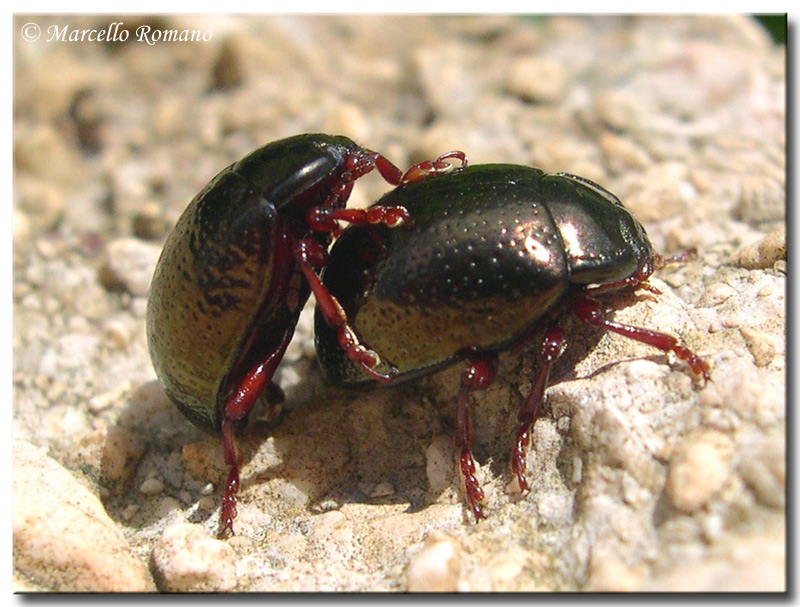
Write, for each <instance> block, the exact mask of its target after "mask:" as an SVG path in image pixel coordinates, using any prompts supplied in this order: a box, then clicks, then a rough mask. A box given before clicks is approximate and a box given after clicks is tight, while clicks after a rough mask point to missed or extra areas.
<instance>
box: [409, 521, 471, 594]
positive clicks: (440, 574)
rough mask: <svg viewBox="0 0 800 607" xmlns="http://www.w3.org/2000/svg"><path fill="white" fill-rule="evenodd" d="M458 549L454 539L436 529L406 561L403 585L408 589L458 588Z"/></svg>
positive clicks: (444, 590) (416, 590)
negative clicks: (407, 562)
mask: <svg viewBox="0 0 800 607" xmlns="http://www.w3.org/2000/svg"><path fill="white" fill-rule="evenodd" d="M460 553H461V549H460V547H459V545H458V542H456V541H455V540H454V539H452V538H450V537H447V536H445V535H444V534H441V533H438V532H435V533H432V534H431V535H429V536H428V537H427V539H426V540H425V545H424V546H423V548H422V550H421V551H420V552H418V553H417V554H416V555H415V556H414V557H413V558H412V559H411V561H410V562H409V564H408V569H407V570H406V588H407V590H408V591H409V592H454V591H456V590H457V589H458V578H459V573H460V568H461V555H460Z"/></svg>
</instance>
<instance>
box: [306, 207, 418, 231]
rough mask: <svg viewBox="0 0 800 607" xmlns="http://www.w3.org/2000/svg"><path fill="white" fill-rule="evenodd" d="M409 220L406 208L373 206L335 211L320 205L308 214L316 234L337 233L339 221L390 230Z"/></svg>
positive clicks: (310, 225) (311, 226) (308, 219)
mask: <svg viewBox="0 0 800 607" xmlns="http://www.w3.org/2000/svg"><path fill="white" fill-rule="evenodd" d="M409 219H411V215H409V213H408V211H407V210H406V208H405V207H384V206H380V205H377V206H371V207H369V208H366V209H334V208H331V207H329V206H325V205H320V206H317V207H312V208H310V209H309V210H308V213H307V214H306V220H307V221H308V226H309V227H310V228H311V229H312V230H313V231H315V232H335V231H336V230H337V229H338V228H339V224H338V223H337V221H340V220H341V221H346V222H348V223H350V224H352V225H355V226H367V225H375V224H383V225H385V226H387V227H389V228H396V227H398V226H401V225H403V224H404V223H406V222H407V221H408V220H409Z"/></svg>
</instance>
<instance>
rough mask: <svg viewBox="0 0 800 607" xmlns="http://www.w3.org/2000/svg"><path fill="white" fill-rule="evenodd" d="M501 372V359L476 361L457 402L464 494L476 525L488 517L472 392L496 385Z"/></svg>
mask: <svg viewBox="0 0 800 607" xmlns="http://www.w3.org/2000/svg"><path fill="white" fill-rule="evenodd" d="M496 373H497V359H496V358H495V357H493V356H490V355H487V356H485V357H481V358H474V359H473V360H472V361H471V362H470V364H469V366H467V367H466V368H465V369H464V371H463V372H462V373H461V388H460V389H459V391H458V398H457V400H456V442H457V443H458V446H459V447H461V455H460V457H459V463H460V466H461V474H462V475H463V476H464V493H465V494H466V496H467V502H468V503H469V505H470V507H471V508H472V514H473V515H475V522H477V521H479V520H480V519H482V518H486V517H485V515H484V514H483V508H481V502H482V501H483V498H484V493H483V489H481V485H480V483H479V482H478V479H477V478H476V477H475V458H474V457H473V456H472V442H473V432H472V424H471V423H470V420H469V402H468V398H469V393H470V392H471V391H472V390H483V389H485V388H486V387H487V386H488V385H489V384H491V383H492V380H494V377H495V375H496Z"/></svg>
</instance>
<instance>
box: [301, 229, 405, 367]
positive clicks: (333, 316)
mask: <svg viewBox="0 0 800 607" xmlns="http://www.w3.org/2000/svg"><path fill="white" fill-rule="evenodd" d="M292 250H293V253H294V256H295V259H296V260H297V263H298V265H299V266H300V270H301V271H302V272H303V275H304V276H305V277H306V280H307V281H308V284H309V285H310V286H311V291H312V293H314V298H315V299H316V300H317V309H318V310H319V311H320V312H321V313H322V316H323V317H324V318H325V321H326V322H327V323H328V324H329V325H330V326H331V327H333V328H334V329H336V334H337V340H338V342H339V346H340V347H341V348H342V349H343V350H344V351H345V353H346V354H347V356H348V357H349V358H350V359H351V360H352V361H353V362H354V363H356V364H357V365H359V366H360V367H361V368H362V369H363V370H364V372H365V373H367V374H368V375H369V376H371V377H372V378H374V379H376V380H378V381H380V382H390V381H391V380H392V379H393V378H394V375H395V373H396V370H395V369H394V368H392V369H391V370H390V371H389V373H386V374H384V373H380V372H379V371H377V370H376V369H375V368H376V367H377V366H378V365H379V364H380V362H381V358H380V356H378V353H377V352H375V351H374V350H370V349H369V348H367V347H366V346H364V345H363V344H362V343H361V342H360V341H359V339H358V335H356V332H355V331H354V330H353V328H352V327H351V326H350V323H349V322H348V321H347V313H346V312H345V311H344V308H342V306H341V304H339V301H338V300H337V299H336V298H335V297H334V296H333V295H332V294H331V292H330V291H328V289H327V288H326V287H325V286H324V285H323V284H322V281H321V280H320V278H319V275H318V274H317V271H316V269H315V268H319V267H322V266H324V265H325V263H326V261H327V259H328V252H327V251H326V250H325V248H324V247H323V246H322V245H320V244H319V243H318V242H317V241H316V240H314V239H312V238H305V239H303V240H299V241H296V242H295V243H293V247H292Z"/></svg>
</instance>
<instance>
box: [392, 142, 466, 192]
mask: <svg viewBox="0 0 800 607" xmlns="http://www.w3.org/2000/svg"><path fill="white" fill-rule="evenodd" d="M450 159H456V160H458V161H460V162H461V166H459V167H455V165H454V164H452V163H450V162H446V161H447V160H450ZM468 163H469V162H468V160H467V155H466V154H465V153H464V152H459V151H457V150H453V151H452V152H445V153H444V154H442V155H441V156H439V157H438V158H437V159H436V160H426V161H424V162H420V163H419V164H415V165H414V166H412V167H411V168H409V169H408V170H407V171H406V172H405V173H404V174H403V177H402V179H401V180H400V184H399V185H404V184H406V183H413V182H415V181H422V180H423V179H427V178H428V177H431V176H433V175H440V174H441V173H449V172H450V171H452V170H453V169H455V168H459V169H463V168H465V167H466V166H467V164H468Z"/></svg>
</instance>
